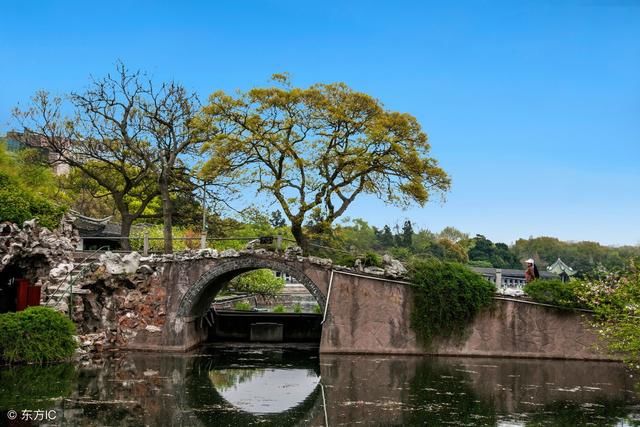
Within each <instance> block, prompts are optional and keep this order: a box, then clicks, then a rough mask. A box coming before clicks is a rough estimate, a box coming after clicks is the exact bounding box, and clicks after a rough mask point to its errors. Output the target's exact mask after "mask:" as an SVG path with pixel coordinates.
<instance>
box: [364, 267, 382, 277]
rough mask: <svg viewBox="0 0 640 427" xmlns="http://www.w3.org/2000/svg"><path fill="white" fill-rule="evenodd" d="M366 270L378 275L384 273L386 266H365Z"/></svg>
mask: <svg viewBox="0 0 640 427" xmlns="http://www.w3.org/2000/svg"><path fill="white" fill-rule="evenodd" d="M364 272H365V273H369V274H376V275H379V276H380V275H383V274H384V268H380V267H365V268H364Z"/></svg>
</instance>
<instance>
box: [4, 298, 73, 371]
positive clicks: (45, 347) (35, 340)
mask: <svg viewBox="0 0 640 427" xmlns="http://www.w3.org/2000/svg"><path fill="white" fill-rule="evenodd" d="M75 333H76V328H75V325H74V324H73V322H72V321H71V320H69V319H68V318H67V317H65V316H64V315H63V314H62V313H60V312H58V311H55V310H53V309H51V308H48V307H29V308H27V309H26V310H24V311H20V312H18V313H5V314H1V315H0V357H1V358H2V359H3V360H5V361H7V362H10V363H13V362H39V363H43V362H53V361H59V360H63V359H67V358H69V357H71V356H72V355H73V353H74V351H75V349H76V341H75V339H74V337H73V336H74V335H75Z"/></svg>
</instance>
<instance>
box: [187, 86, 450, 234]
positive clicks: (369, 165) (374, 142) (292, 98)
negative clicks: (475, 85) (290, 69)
mask: <svg viewBox="0 0 640 427" xmlns="http://www.w3.org/2000/svg"><path fill="white" fill-rule="evenodd" d="M274 79H275V80H277V81H278V82H280V83H284V87H267V88H254V89H251V90H249V91H248V92H244V93H242V92H241V93H238V94H237V95H236V96H229V95H226V94H224V93H222V92H216V93H215V94H213V95H212V96H211V97H210V99H209V101H210V102H209V105H207V106H205V107H204V108H203V110H202V115H201V117H199V118H198V120H197V123H198V124H199V126H203V127H208V128H209V129H210V130H212V129H215V130H216V131H217V132H218V134H217V136H216V137H214V138H213V139H211V140H210V141H209V143H207V144H205V149H204V152H205V153H207V154H208V155H209V159H208V161H207V162H206V163H205V164H204V166H203V168H202V174H203V175H205V176H207V177H208V178H214V177H217V176H220V175H224V174H228V173H231V172H235V173H236V177H237V178H239V179H240V180H241V181H242V182H243V183H246V184H248V185H252V186H255V188H256V189H257V190H258V191H260V192H264V193H267V194H271V195H272V196H273V197H274V198H275V199H276V201H278V202H279V203H280V205H281V208H282V210H283V212H284V213H285V214H286V216H287V218H288V219H289V221H291V224H292V230H296V229H301V225H302V223H303V222H304V220H305V218H307V216H308V215H309V213H310V212H315V211H319V212H320V215H319V216H320V217H321V219H320V220H321V222H325V223H326V224H331V223H332V222H333V221H334V220H335V219H336V218H338V217H340V216H342V215H343V214H344V213H345V211H346V209H347V208H348V207H349V206H350V204H351V203H352V202H353V201H354V200H355V199H356V198H357V197H358V196H359V195H360V194H366V193H368V194H373V195H375V196H377V197H379V198H380V199H382V200H383V201H385V202H388V203H392V204H395V205H399V206H406V205H408V204H410V203H414V202H415V203H418V204H420V205H422V204H424V203H426V202H427V201H428V200H429V198H430V196H431V194H432V193H433V192H445V191H447V190H448V189H449V185H450V180H449V177H448V176H447V174H446V173H445V172H444V171H443V170H442V169H440V168H439V167H438V165H437V161H436V160H435V159H433V158H431V157H429V148H430V147H429V144H428V143H427V136H426V134H425V133H424V132H423V131H422V128H421V126H420V124H419V123H418V121H417V120H416V119H415V117H413V116H411V115H409V114H406V113H399V112H393V111H387V110H385V109H384V107H383V105H382V103H380V101H378V100H376V99H375V98H373V97H371V96H369V95H367V94H365V93H361V92H356V91H353V90H352V89H351V88H349V87H348V86H347V85H345V84H344V83H333V84H315V85H313V86H310V87H308V88H293V87H291V86H289V81H288V78H287V77H286V76H274ZM316 216H317V215H316ZM316 219H317V218H316ZM294 235H295V238H296V240H297V241H298V243H299V244H302V240H303V236H302V235H300V234H299V233H296V232H295V231H294Z"/></svg>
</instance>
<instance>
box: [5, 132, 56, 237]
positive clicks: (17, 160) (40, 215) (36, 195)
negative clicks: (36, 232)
mask: <svg viewBox="0 0 640 427" xmlns="http://www.w3.org/2000/svg"><path fill="white" fill-rule="evenodd" d="M53 200H55V202H54V201H53ZM64 200H65V195H64V193H62V192H59V191H58V185H57V182H56V179H55V177H54V176H53V173H52V172H51V170H50V169H49V168H48V167H47V166H45V165H42V164H40V162H39V160H38V158H37V153H36V152H34V151H33V150H22V151H20V152H18V153H11V152H8V151H7V150H6V148H5V145H4V142H0V220H2V221H11V222H15V223H17V224H22V223H23V222H24V221H26V220H29V219H33V218H37V219H38V220H39V222H40V224H41V225H42V226H44V227H48V228H55V227H57V226H58V224H59V222H60V218H61V217H62V214H63V213H64V211H65V209H66V208H65V206H64V204H60V203H59V202H60V201H62V203H64Z"/></svg>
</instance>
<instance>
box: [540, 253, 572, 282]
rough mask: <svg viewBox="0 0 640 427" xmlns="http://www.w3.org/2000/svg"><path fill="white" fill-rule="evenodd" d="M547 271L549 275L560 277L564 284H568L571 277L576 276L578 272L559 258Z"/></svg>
mask: <svg viewBox="0 0 640 427" xmlns="http://www.w3.org/2000/svg"><path fill="white" fill-rule="evenodd" d="M547 271H548V272H549V273H553V274H556V275H558V276H560V278H561V279H562V281H563V282H568V281H569V279H570V278H571V276H575V274H576V273H577V271H576V270H574V269H573V268H571V267H569V266H568V265H567V264H565V263H564V262H562V260H561V259H560V258H558V259H557V260H556V262H554V263H553V264H551V265H550V266H548V267H547Z"/></svg>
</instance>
